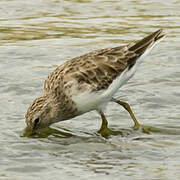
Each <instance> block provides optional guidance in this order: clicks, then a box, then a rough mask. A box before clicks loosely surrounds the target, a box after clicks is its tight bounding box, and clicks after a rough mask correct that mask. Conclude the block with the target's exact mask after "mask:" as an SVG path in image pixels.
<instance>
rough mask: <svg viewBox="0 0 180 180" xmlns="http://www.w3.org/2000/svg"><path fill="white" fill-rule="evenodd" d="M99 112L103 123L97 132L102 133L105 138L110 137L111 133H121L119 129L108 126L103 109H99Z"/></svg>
mask: <svg viewBox="0 0 180 180" xmlns="http://www.w3.org/2000/svg"><path fill="white" fill-rule="evenodd" d="M98 112H99V114H100V115H101V119H102V124H101V128H100V129H99V130H98V131H97V132H98V133H99V134H101V135H102V136H103V137H105V138H108V136H109V135H118V134H120V132H119V131H113V130H111V129H109V128H108V121H107V119H106V117H105V115H104V113H103V112H102V111H101V110H100V111H98Z"/></svg>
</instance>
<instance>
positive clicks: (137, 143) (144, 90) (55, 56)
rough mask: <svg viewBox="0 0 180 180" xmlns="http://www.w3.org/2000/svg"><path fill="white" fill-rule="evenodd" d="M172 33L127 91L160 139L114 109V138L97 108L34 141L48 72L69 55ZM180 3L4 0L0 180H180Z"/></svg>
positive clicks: (123, 93)
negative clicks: (31, 131) (34, 119)
mask: <svg viewBox="0 0 180 180" xmlns="http://www.w3.org/2000/svg"><path fill="white" fill-rule="evenodd" d="M159 28H164V29H165V31H166V32H167V33H168V35H167V37H166V38H165V39H164V41H162V42H161V43H160V44H159V45H158V46H157V47H156V48H155V49H154V50H153V51H152V53H151V54H150V55H149V56H148V57H147V58H146V60H145V61H144V63H143V64H142V65H141V67H140V68H139V69H138V72H137V73H136V75H135V76H134V77H133V78H132V79H131V80H130V81H129V82H128V84H126V85H125V86H124V87H123V88H122V89H121V90H120V91H119V93H117V97H119V98H120V99H122V100H125V101H127V102H129V103H130V104H131V106H132V109H133V111H134V113H135V115H136V117H137V119H138V120H139V121H140V122H141V123H142V124H145V125H148V126H151V133H150V134H144V133H142V132H141V131H134V130H133V129H132V125H133V123H132V120H131V119H130V117H129V115H128V114H127V112H125V111H124V110H123V109H122V108H121V107H119V106H117V105H116V104H110V105H109V106H108V108H107V111H106V115H107V118H108V120H109V124H110V127H111V128H113V129H115V130H118V131H121V132H122V133H121V134H118V135H116V136H110V137H109V138H108V139H105V138H103V137H101V136H100V135H98V134H97V133H96V131H97V130H98V128H99V127H100V124H101V120H100V117H99V116H98V115H97V114H96V112H90V113H87V114H85V115H83V116H79V117H77V118H75V119H73V120H70V121H66V122H63V123H58V124H56V125H53V126H52V127H51V129H47V132H45V133H44V135H41V136H40V137H38V136H36V137H27V136H26V137H24V136H23V133H24V128H25V123H24V114H25V112H26V109H27V107H28V106H29V104H30V103H31V102H32V100H33V99H34V98H35V97H37V96H39V95H40V94H41V92H42V84H43V81H44V79H45V78H46V76H47V75H48V74H49V72H51V71H52V70H53V69H55V67H56V66H57V65H59V64H62V63H63V62H65V61H66V60H67V59H70V58H72V57H75V56H78V55H81V54H83V53H86V52H89V51H90V50H94V49H99V48H104V47H111V46H119V45H121V44H124V43H129V42H131V40H136V39H138V38H141V37H143V36H145V35H147V34H148V33H150V32H153V31H155V30H157V29H159ZM179 34H180V2H179V1H177V0H171V1H167V2H165V1H156V0H148V1H145V0H142V1H136V0H134V1H127V0H122V1H120V2H118V1H98V0H88V1H83V0H68V1H60V0H51V1H49V0H43V1H42V0H36V1H35V0H29V1H22V0H13V1H7V0H1V1H0V39H1V40H0V46H1V47H0V119H1V121H0V137H1V138H0V179H3V180H4V179H8V180H9V179H13V180H14V179H18V180H19V179H23V180H24V179H67V178H69V179H78V180H79V179H89V180H90V179H92V178H94V179H98V180H100V179H103V180H105V179H113V180H114V179H127V180H129V179H130V180H131V179H132V180H144V179H148V180H167V179H168V180H176V179H177V180H178V179H180V124H179V121H180V70H179V67H180V36H179Z"/></svg>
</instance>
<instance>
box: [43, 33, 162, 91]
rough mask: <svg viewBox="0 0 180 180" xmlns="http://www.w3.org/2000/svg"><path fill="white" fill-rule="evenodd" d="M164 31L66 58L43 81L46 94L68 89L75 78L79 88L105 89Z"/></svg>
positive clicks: (131, 65)
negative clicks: (58, 89)
mask: <svg viewBox="0 0 180 180" xmlns="http://www.w3.org/2000/svg"><path fill="white" fill-rule="evenodd" d="M161 32H162V30H158V31H156V32H154V33H152V34H150V35H149V36H147V37H145V38H143V39H142V40H140V41H138V42H137V43H134V44H133V45H132V44H129V45H127V46H121V47H115V48H107V49H101V50H96V51H93V52H90V53H88V54H85V55H83V56H79V57H76V58H74V59H72V60H69V61H67V62H66V63H65V64H63V65H61V66H59V67H58V68H57V69H56V70H55V71H53V72H52V73H51V74H50V75H49V76H48V78H47V79H46V81H45V84H44V91H45V93H48V92H49V91H52V90H53V89H55V88H57V87H60V88H64V89H68V86H72V82H73V80H74V79H75V80H76V81H77V82H78V83H77V84H78V88H79V89H82V87H83V88H84V87H86V86H88V87H89V86H90V87H91V89H92V91H98V90H101V89H106V88H107V87H108V86H109V85H110V84H111V83H112V81H113V80H114V79H115V78H116V77H117V76H119V75H120V74H121V73H122V72H123V71H124V70H125V69H126V68H129V69H130V68H131V67H133V65H134V64H135V63H136V60H137V59H138V57H140V56H141V55H142V54H143V53H144V52H145V50H146V49H147V48H148V47H149V46H150V45H151V44H153V43H154V42H155V41H156V40H158V39H160V38H161V37H162V36H163V35H162V34H161Z"/></svg>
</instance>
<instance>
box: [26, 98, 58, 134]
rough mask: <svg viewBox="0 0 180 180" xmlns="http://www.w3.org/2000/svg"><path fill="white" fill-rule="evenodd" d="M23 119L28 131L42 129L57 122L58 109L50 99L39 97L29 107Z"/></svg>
mask: <svg viewBox="0 0 180 180" xmlns="http://www.w3.org/2000/svg"><path fill="white" fill-rule="evenodd" d="M25 117H26V124H27V126H28V127H29V128H30V129H32V130H33V131H34V130H37V129H42V128H45V127H48V126H50V125H51V124H52V123H54V122H56V121H57V118H58V107H57V105H56V103H54V101H53V100H52V99H51V98H48V97H46V96H41V97H38V98H36V99H35V100H34V101H33V103H32V104H31V105H30V106H29V108H28V110H27V113H26V115H25Z"/></svg>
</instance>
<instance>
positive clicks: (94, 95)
mask: <svg viewBox="0 0 180 180" xmlns="http://www.w3.org/2000/svg"><path fill="white" fill-rule="evenodd" d="M138 64H139V63H136V64H135V65H134V66H133V67H132V68H131V69H130V70H128V69H125V70H124V71H123V72H122V73H121V75H120V76H118V77H117V78H116V79H115V80H114V81H113V82H112V84H111V85H110V86H109V87H108V88H107V89H105V90H101V91H98V92H91V90H89V91H85V92H83V93H81V94H78V95H76V96H72V99H73V101H74V102H75V103H76V106H77V108H78V111H79V112H80V114H83V113H85V112H88V111H91V110H100V109H104V107H105V106H106V105H107V103H108V102H109V101H110V100H111V99H112V97H113V96H114V94H115V93H116V92H117V91H118V89H119V88H120V87H121V86H122V85H124V84H125V83H126V82H127V81H128V80H129V79H130V78H131V77H132V76H133V75H134V73H135V71H136V69H137V66H138Z"/></svg>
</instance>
